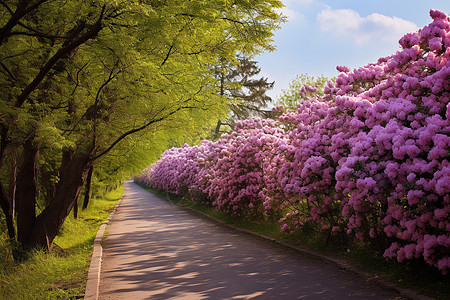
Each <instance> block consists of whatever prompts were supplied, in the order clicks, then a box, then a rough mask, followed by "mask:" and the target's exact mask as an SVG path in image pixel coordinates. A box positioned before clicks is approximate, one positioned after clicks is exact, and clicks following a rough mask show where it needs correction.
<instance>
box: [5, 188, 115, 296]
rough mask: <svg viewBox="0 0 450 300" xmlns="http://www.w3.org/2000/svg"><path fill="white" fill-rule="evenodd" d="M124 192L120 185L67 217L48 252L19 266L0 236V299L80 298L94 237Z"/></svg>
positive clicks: (36, 254)
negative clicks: (75, 215)
mask: <svg viewBox="0 0 450 300" xmlns="http://www.w3.org/2000/svg"><path fill="white" fill-rule="evenodd" d="M123 192H124V190H123V186H121V187H119V188H118V189H116V190H114V191H111V192H109V193H106V194H105V195H104V196H102V197H100V198H98V199H95V201H93V202H92V204H91V206H90V207H89V209H88V210H85V211H83V212H81V213H80V214H79V216H78V219H76V220H75V219H73V218H72V217H68V218H67V221H66V222H65V223H64V225H63V227H62V229H61V232H60V233H59V235H58V236H57V237H56V239H55V244H54V245H53V246H52V248H51V249H50V251H48V252H44V251H42V250H35V251H33V252H32V253H31V254H30V255H29V257H28V259H26V260H24V261H22V262H20V263H17V262H14V261H13V258H12V253H11V250H10V245H9V244H8V242H7V241H6V240H5V239H4V236H3V234H2V236H1V238H0V247H1V249H0V250H1V251H0V253H1V254H2V257H1V258H0V265H1V266H2V268H0V295H2V298H4V299H75V298H79V297H80V295H83V294H84V290H85V283H86V278H87V271H88V268H89V263H90V260H91V256H92V250H93V241H94V238H95V235H96V234H97V231H98V229H99V227H100V225H101V223H103V221H104V220H105V219H106V218H107V217H108V216H109V214H110V213H111V210H112V208H113V207H114V206H115V205H116V203H117V201H118V200H119V199H120V197H121V196H122V194H123ZM3 253H5V254H6V253H7V254H8V255H7V256H3Z"/></svg>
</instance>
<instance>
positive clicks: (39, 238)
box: [25, 151, 91, 249]
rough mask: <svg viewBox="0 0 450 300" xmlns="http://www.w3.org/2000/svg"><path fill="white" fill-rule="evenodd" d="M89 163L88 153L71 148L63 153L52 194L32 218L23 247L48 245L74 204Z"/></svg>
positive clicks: (44, 246) (46, 246) (47, 246)
mask: <svg viewBox="0 0 450 300" xmlns="http://www.w3.org/2000/svg"><path fill="white" fill-rule="evenodd" d="M90 163H91V162H90V159H89V156H88V155H75V153H74V152H73V151H66V152H64V154H63V160H62V163H61V168H60V180H59V182H58V184H57V185H56V190H55V197H54V198H53V200H52V201H51V203H50V204H49V205H48V206H47V207H46V208H45V209H44V211H42V213H41V214H40V215H39V216H38V217H37V218H36V222H35V223H34V226H33V228H32V230H31V232H30V234H29V236H28V239H27V240H26V242H25V245H26V246H28V247H40V248H44V249H48V248H49V247H50V245H51V244H52V242H53V239H54V238H55V236H56V234H57V233H58V232H59V230H60V229H61V226H62V225H63V223H64V221H65V219H66V218H67V216H68V215H69V214H70V211H71V210H72V208H73V206H74V204H75V200H76V199H77V197H78V195H79V193H80V191H81V188H82V187H83V183H84V181H85V179H86V176H87V173H88V171H89V167H90Z"/></svg>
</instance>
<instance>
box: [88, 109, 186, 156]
mask: <svg viewBox="0 0 450 300" xmlns="http://www.w3.org/2000/svg"><path fill="white" fill-rule="evenodd" d="M184 108H186V107H178V108H177V109H175V110H174V111H171V112H170V113H168V114H167V115H165V116H163V117H161V118H158V119H152V120H150V121H148V122H147V123H145V124H144V125H142V126H141V127H138V128H134V129H131V130H128V131H127V132H125V133H123V134H122V135H121V136H119V137H118V138H117V139H116V140H115V141H114V142H113V143H112V144H111V145H110V146H109V147H108V148H106V149H105V150H104V151H103V152H101V153H100V154H98V155H97V156H95V157H94V159H93V160H92V161H95V160H97V159H98V158H100V157H102V156H103V155H105V154H107V153H108V152H109V151H111V150H112V149H113V148H114V147H115V146H116V145H117V144H118V143H119V142H120V141H121V140H123V139H124V138H126V137H127V136H129V135H131V134H133V133H136V132H139V131H142V130H144V129H145V128H147V127H148V126H150V125H152V124H154V123H157V122H161V121H162V120H164V119H167V118H168V117H170V116H171V115H173V114H175V113H176V112H178V111H180V110H181V109H184Z"/></svg>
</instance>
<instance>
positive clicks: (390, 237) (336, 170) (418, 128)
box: [140, 10, 450, 274]
mask: <svg viewBox="0 0 450 300" xmlns="http://www.w3.org/2000/svg"><path fill="white" fill-rule="evenodd" d="M430 15H431V17H432V19H433V21H432V23H430V24H429V25H427V26H425V27H424V28H422V29H420V30H419V31H418V32H415V33H409V34H407V35H405V36H404V37H402V38H401V39H400V41H399V43H400V45H401V47H402V49H401V50H399V51H398V52H397V53H395V54H393V55H391V56H388V57H384V58H380V59H379V60H378V61H377V62H376V63H373V64H369V65H367V66H364V67H361V68H357V69H354V70H350V69H349V68H346V67H338V70H339V71H340V75H339V76H338V77H337V79H336V81H335V82H332V81H329V82H328V84H327V85H326V86H325V87H324V90H323V93H322V92H321V93H316V92H315V93H313V94H312V96H311V97H310V98H308V99H305V100H303V101H301V102H300V104H299V105H298V108H297V110H296V111H292V110H287V111H284V110H283V108H277V109H276V110H279V111H280V112H281V116H280V117H279V118H278V119H277V120H261V119H248V120H245V121H243V122H240V123H238V125H237V126H236V128H235V131H234V132H233V133H231V134H229V135H223V136H222V137H221V138H220V139H219V140H218V141H217V142H214V143H213V142H210V141H204V142H203V143H202V144H201V145H200V146H193V147H189V146H187V145H186V146H184V147H182V148H179V149H175V148H173V149H170V150H168V151H166V152H165V153H164V154H163V155H162V156H161V159H160V160H159V161H157V162H156V163H155V164H153V165H152V166H151V167H150V168H149V169H147V170H145V171H144V173H143V174H142V176H141V178H140V181H141V182H143V183H145V184H147V185H149V186H152V187H154V188H157V189H163V190H166V191H169V192H172V193H177V194H181V195H185V194H186V193H189V191H192V190H196V191H200V192H201V194H202V195H204V197H206V198H207V199H208V200H207V201H208V202H209V204H210V205H213V206H214V207H216V208H218V209H220V210H222V211H224V212H227V213H229V214H233V215H236V216H241V217H253V218H265V219H267V218H268V217H271V218H272V219H275V218H278V217H281V219H280V226H281V228H282V230H284V231H286V232H289V233H294V232H295V231H297V230H301V229H302V228H303V227H304V226H306V225H311V224H315V226H316V228H317V229H319V230H323V231H326V232H327V233H328V234H329V235H335V236H340V237H342V235H344V234H345V235H348V236H350V237H351V236H355V237H356V238H357V239H359V240H360V241H362V242H363V243H366V244H368V245H370V246H371V247H372V248H373V249H374V250H376V251H378V252H379V253H380V254H382V255H384V256H385V257H386V258H390V259H396V260H397V261H398V262H405V261H408V260H423V261H425V262H426V263H428V264H429V265H431V266H434V267H436V268H437V269H439V270H440V271H441V272H442V273H444V274H445V273H447V272H448V270H449V269H450V258H449V253H450V236H449V232H450V222H449V219H450V218H449V214H450V165H449V160H450V18H449V17H447V16H446V15H445V14H444V13H442V12H440V11H436V10H431V11H430ZM309 90H311V88H310V87H307V86H306V87H304V88H303V89H302V90H301V91H299V92H304V91H309Z"/></svg>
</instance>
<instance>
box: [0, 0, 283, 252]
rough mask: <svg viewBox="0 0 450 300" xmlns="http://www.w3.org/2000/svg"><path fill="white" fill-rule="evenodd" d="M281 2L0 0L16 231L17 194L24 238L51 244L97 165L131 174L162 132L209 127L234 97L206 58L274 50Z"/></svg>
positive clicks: (3, 132)
mask: <svg viewBox="0 0 450 300" xmlns="http://www.w3.org/2000/svg"><path fill="white" fill-rule="evenodd" d="M281 6H282V4H281V2H280V1H278V0H257V1H251V2H248V1H233V2H232V3H231V2H229V1H203V0H195V1H186V0H173V1H168V2H167V1H124V0H119V1H104V0H95V1H81V0H77V1H61V0H55V1H53V0H52V1H49V0H39V1H38V0H35V1H33V0H26V1H2V2H1V3H0V63H1V65H0V89H1V91H2V93H0V146H1V147H0V155H1V157H0V189H1V193H0V204H1V205H2V209H3V211H4V212H5V213H4V215H5V218H6V220H7V223H8V224H9V225H8V230H9V233H10V235H11V236H14V235H15V232H14V221H15V220H14V214H13V213H12V208H13V207H14V205H13V203H15V202H16V201H17V202H23V205H22V204H21V205H17V206H16V207H17V208H18V211H17V222H16V223H17V225H18V226H17V229H18V230H17V231H18V239H19V241H20V242H21V243H22V244H24V245H26V246H31V247H33V246H42V247H48V246H49V245H48V244H47V243H48V242H50V243H51V241H52V240H53V238H54V236H55V235H56V233H57V232H58V230H59V228H60V226H61V225H62V223H63V222H64V220H65V218H66V217H67V214H68V212H69V211H70V210H71V208H72V206H73V205H74V203H75V200H76V199H77V197H78V195H79V193H80V191H81V188H82V186H83V183H84V181H85V179H86V177H87V174H88V170H89V169H90V167H91V166H92V165H95V168H94V170H95V175H94V177H95V178H96V179H97V180H102V181H104V182H106V183H112V182H115V181H118V180H123V178H124V177H125V176H129V175H130V174H131V173H132V172H135V171H136V170H138V169H139V170H141V169H142V167H143V166H144V164H147V163H148V161H152V160H154V159H156V157H157V156H159V154H160V153H161V151H162V149H165V147H166V146H167V144H165V142H160V141H167V140H170V139H174V140H176V139H178V136H182V135H184V136H187V135H188V134H187V132H189V133H190V136H189V138H190V139H191V140H194V139H196V138H197V135H198V133H199V132H201V130H202V129H203V128H205V127H208V128H211V127H213V126H214V122H215V121H216V120H217V119H219V118H222V117H223V116H224V115H225V114H226V110H227V101H226V99H225V98H224V97H223V96H220V95H217V93H216V91H215V86H217V79H216V78H215V77H214V72H213V71H211V69H210V66H211V65H213V64H215V63H216V62H217V61H218V59H219V58H220V59H223V60H225V61H229V60H233V59H234V57H236V55H237V54H238V53H239V54H245V55H248V56H250V57H251V56H253V55H256V54H257V53H259V52H261V51H265V50H272V49H273V46H272V45H271V42H272V40H271V37H272V35H273V30H275V29H276V28H278V26H279V24H280V22H282V21H283V18H282V17H281V16H280V14H279V13H278V12H277V9H278V8H280V7H281ZM19 162H20V164H18V163H19ZM38 169H39V170H40V171H41V172H38ZM25 174H28V175H29V176H28V177H27V179H25V176H23V175H25ZM19 179H20V180H19ZM25 186H26V187H25ZM14 191H18V193H15V192H14ZM36 206H39V207H41V208H42V209H40V210H39V212H40V214H39V215H37V216H36V215H35V213H34V211H35V207H36Z"/></svg>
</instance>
